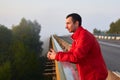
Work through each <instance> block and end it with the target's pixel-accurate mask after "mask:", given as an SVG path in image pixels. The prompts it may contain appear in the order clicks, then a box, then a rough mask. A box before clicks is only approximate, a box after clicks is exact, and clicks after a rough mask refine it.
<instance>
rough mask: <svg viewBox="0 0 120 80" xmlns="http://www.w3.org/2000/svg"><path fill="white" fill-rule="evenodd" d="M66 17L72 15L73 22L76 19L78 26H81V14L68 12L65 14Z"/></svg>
mask: <svg viewBox="0 0 120 80" xmlns="http://www.w3.org/2000/svg"><path fill="white" fill-rule="evenodd" d="M68 17H72V21H73V23H75V22H76V21H78V22H79V26H81V24H82V18H81V16H80V15H79V14H77V13H72V14H69V15H67V17H66V19H67V18H68Z"/></svg>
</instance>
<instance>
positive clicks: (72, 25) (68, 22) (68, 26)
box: [66, 17, 78, 33]
mask: <svg viewBox="0 0 120 80" xmlns="http://www.w3.org/2000/svg"><path fill="white" fill-rule="evenodd" d="M77 27H78V21H76V22H75V23H73V21H72V17H68V18H67V19H66V29H67V30H68V31H69V32H70V33H72V32H75V31H76V29H77Z"/></svg>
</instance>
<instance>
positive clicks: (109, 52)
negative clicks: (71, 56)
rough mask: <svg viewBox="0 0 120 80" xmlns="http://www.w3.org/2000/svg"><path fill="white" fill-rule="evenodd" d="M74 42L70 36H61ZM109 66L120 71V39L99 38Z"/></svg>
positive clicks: (110, 68)
mask: <svg viewBox="0 0 120 80" xmlns="http://www.w3.org/2000/svg"><path fill="white" fill-rule="evenodd" d="M61 38H62V39H64V40H66V41H68V42H69V43H72V40H71V39H70V37H69V36H68V37H67V36H65V37H61ZM98 42H99V43H100V47H101V51H102V54H103V58H104V60H105V63H106V65H107V68H108V69H109V70H112V71H118V72H120V40H119V41H117V40H98Z"/></svg>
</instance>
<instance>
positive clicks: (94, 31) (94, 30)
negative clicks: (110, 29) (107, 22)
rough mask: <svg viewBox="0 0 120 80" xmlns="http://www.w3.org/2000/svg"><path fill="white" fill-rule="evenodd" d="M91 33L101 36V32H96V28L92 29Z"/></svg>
mask: <svg viewBox="0 0 120 80" xmlns="http://www.w3.org/2000/svg"><path fill="white" fill-rule="evenodd" d="M93 33H94V34H101V31H100V30H98V29H96V28H94V29H93Z"/></svg>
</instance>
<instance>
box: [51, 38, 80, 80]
mask: <svg viewBox="0 0 120 80" xmlns="http://www.w3.org/2000/svg"><path fill="white" fill-rule="evenodd" d="M51 39H52V45H53V47H52V48H53V49H54V50H56V51H63V49H62V48H61V47H60V45H59V44H58V42H57V41H56V39H55V38H54V37H53V36H52V38H51ZM55 65H56V78H57V80H79V78H78V74H77V73H76V70H75V68H74V66H73V64H71V63H69V62H59V61H55Z"/></svg>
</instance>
